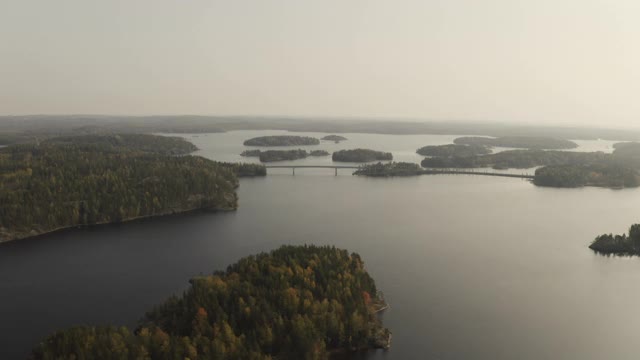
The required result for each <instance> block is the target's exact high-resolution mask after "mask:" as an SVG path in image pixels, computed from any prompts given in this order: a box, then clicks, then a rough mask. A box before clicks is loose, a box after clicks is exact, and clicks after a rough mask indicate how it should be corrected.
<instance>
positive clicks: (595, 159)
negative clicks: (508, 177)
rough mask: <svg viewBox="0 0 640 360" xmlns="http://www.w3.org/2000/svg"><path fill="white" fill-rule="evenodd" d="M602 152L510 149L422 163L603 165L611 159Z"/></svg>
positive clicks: (503, 166) (462, 165)
mask: <svg viewBox="0 0 640 360" xmlns="http://www.w3.org/2000/svg"><path fill="white" fill-rule="evenodd" d="M610 157H611V156H610V155H609V154H605V153H602V152H576V151H554V150H550V151H545V150H507V151H502V152H499V153H495V154H488V155H481V156H452V157H432V158H425V159H423V160H422V166H423V167H426V168H484V167H493V168H497V169H507V168H516V169H529V168H532V167H536V166H548V165H581V164H594V163H602V162H605V161H607V160H609V159H610Z"/></svg>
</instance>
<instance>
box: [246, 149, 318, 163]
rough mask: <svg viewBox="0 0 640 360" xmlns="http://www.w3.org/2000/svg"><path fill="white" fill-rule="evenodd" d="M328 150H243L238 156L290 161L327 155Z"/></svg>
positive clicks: (270, 160)
mask: <svg viewBox="0 0 640 360" xmlns="http://www.w3.org/2000/svg"><path fill="white" fill-rule="evenodd" d="M328 155H329V152H327V151H326V150H312V151H309V152H308V151H306V150H303V149H297V150H266V151H265V150H257V149H256V150H245V151H243V152H242V153H241V154H240V156H245V157H258V158H259V159H260V161H261V162H274V161H291V160H298V159H305V158H307V157H309V156H328Z"/></svg>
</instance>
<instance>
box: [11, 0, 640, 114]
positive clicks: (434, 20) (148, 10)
mask: <svg viewBox="0 0 640 360" xmlns="http://www.w3.org/2000/svg"><path fill="white" fill-rule="evenodd" d="M639 66H640V1H638V0H529V1H523V0H441V1H432V0H385V1H382V0H317V1H316V0H228V1H217V0H37V1H36V0H0V113H1V114H34V113H100V114H211V115H215V114H222V115H225V114H246V115H252V114H260V115H306V116H352V117H371V116H373V117H392V118H421V119H466V120H473V119H477V120H494V121H514V122H515V121H518V122H540V123H557V124H566V123H572V124H578V123H582V124H589V125H602V126H605V125H607V126H611V125H619V126H620V125H624V126H628V125H633V126H640V70H639V69H638V67H639Z"/></svg>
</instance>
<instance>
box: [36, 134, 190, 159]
mask: <svg viewBox="0 0 640 360" xmlns="http://www.w3.org/2000/svg"><path fill="white" fill-rule="evenodd" d="M42 143H43V144H63V145H94V146H95V147H96V148H100V149H101V150H104V151H111V152H113V151H140V152H145V153H153V154H160V155H186V154H189V153H192V152H194V151H196V150H198V148H197V147H196V146H195V145H193V144H192V143H190V142H188V141H186V140H185V139H183V138H181V137H170V136H155V135H147V134H111V135H84V136H63V137H56V138H52V139H48V140H45V141H43V142H42Z"/></svg>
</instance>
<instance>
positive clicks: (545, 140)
mask: <svg viewBox="0 0 640 360" xmlns="http://www.w3.org/2000/svg"><path fill="white" fill-rule="evenodd" d="M453 143H454V144H459V145H484V146H498V147H510V148H520V149H539V150H542V149H546V150H561V149H575V148H577V147H578V144H576V143H574V142H573V141H570V140H565V139H559V138H552V137H544V136H503V137H498V138H489V137H479V136H467V137H460V138H457V139H455V140H454V141H453Z"/></svg>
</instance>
